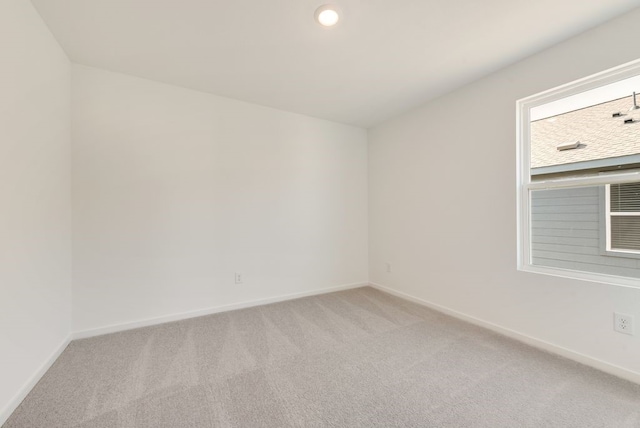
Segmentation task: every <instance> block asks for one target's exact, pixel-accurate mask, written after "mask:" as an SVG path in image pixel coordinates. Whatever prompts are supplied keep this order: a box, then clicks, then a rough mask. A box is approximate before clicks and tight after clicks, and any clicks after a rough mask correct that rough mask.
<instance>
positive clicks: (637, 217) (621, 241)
mask: <svg viewBox="0 0 640 428" xmlns="http://www.w3.org/2000/svg"><path fill="white" fill-rule="evenodd" d="M606 192H607V193H606V198H607V200H606V204H607V205H606V207H607V208H606V210H607V214H606V215H607V219H606V220H607V225H606V227H607V251H617V252H620V253H625V254H626V253H635V254H640V182H636V183H623V184H608V185H607V187H606Z"/></svg>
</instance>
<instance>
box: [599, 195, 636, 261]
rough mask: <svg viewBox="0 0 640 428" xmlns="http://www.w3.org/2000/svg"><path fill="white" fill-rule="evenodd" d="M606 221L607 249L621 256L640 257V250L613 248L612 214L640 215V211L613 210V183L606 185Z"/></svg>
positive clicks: (622, 215)
mask: <svg viewBox="0 0 640 428" xmlns="http://www.w3.org/2000/svg"><path fill="white" fill-rule="evenodd" d="M604 198H605V222H606V250H607V252H609V253H614V254H616V255H618V254H619V255H620V256H625V255H628V256H631V257H638V255H640V251H637V250H626V249H621V248H613V247H611V216H620V217H633V216H640V212H637V211H624V212H612V211H611V185H610V184H607V185H606V186H605V196H604Z"/></svg>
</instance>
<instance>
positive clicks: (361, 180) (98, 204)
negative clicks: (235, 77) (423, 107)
mask: <svg viewBox="0 0 640 428" xmlns="http://www.w3.org/2000/svg"><path fill="white" fill-rule="evenodd" d="M72 94H73V95H72V105H73V107H72V112H73V113H72V117H73V119H72V124H73V125H72V128H73V131H72V135H73V183H74V184H73V199H74V239H73V255H74V266H73V279H74V286H73V301H74V314H73V317H74V318H73V320H74V321H73V323H74V330H76V331H83V330H90V329H97V328H103V327H107V326H110V325H117V324H122V323H131V322H136V321H140V320H145V319H150V318H154V317H164V316H167V315H170V314H179V313H183V312H189V311H194V310H200V309H206V308H212V307H217V306H221V305H231V304H237V303H242V302H246V301H251V300H255V299H266V298H273V297H277V296H281V295H286V294H291V293H303V292H311V291H314V290H318V289H325V288H328V287H333V286H340V285H345V284H353V283H363V282H366V281H367V276H368V271H367V270H368V260H367V233H368V232H367V184H366V183H367V145H366V131H365V130H363V129H360V128H355V127H350V126H345V125H340V124H336V123H331V122H328V121H324V120H318V119H313V118H310V117H305V116H301V115H296V114H291V113H285V112H282V111H278V110H274V109H270V108H265V107H260V106H256V105H252V104H247V103H242V102H238V101H233V100H229V99H225V98H221V97H217V96H213V95H209V94H205V93H200V92H195V91H191V90H186V89H183V88H179V87H173V86H169V85H165V84H160V83H155V82H152V81H148V80H143V79H139V78H134V77H129V76H125V75H121V74H115V73H110V72H107V71H101V70H98V69H94V68H89V67H84V66H75V65H74V66H73V87H72ZM235 271H238V272H241V273H242V274H244V283H243V284H241V285H236V284H234V272H235Z"/></svg>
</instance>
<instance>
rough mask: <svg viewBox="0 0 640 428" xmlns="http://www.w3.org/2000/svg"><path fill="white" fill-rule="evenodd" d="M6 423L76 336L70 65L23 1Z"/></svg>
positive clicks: (7, 182) (13, 60)
mask: <svg viewBox="0 0 640 428" xmlns="http://www.w3.org/2000/svg"><path fill="white" fill-rule="evenodd" d="M0 34H1V37H0V64H1V65H0V94H1V95H0V195H1V197H0V290H1V294H0V425H1V424H2V422H3V421H4V418H6V417H8V416H9V413H10V412H11V411H12V410H13V408H14V407H15V406H17V405H18V404H19V403H20V401H21V400H22V398H23V397H24V393H26V392H28V390H29V385H31V384H32V383H33V382H34V381H35V380H37V375H38V373H40V372H41V369H42V368H43V366H45V365H47V364H48V363H49V361H50V357H51V356H52V355H53V354H55V353H56V351H57V350H58V349H59V348H60V347H61V345H63V343H64V342H65V340H66V339H67V337H68V336H69V333H70V329H71V324H70V319H71V200H70V193H71V183H70V177H69V176H70V161H69V157H70V118H69V109H70V104H69V100H70V87H69V79H70V64H69V60H68V59H67V57H66V55H65V54H64V52H63V51H62V50H61V48H60V47H59V46H58V44H57V42H56V41H55V40H54V38H53V37H52V36H51V34H50V33H49V31H48V29H47V27H46V26H45V24H44V23H43V22H42V20H41V19H40V16H38V14H37V13H36V11H35V10H34V9H33V7H32V6H31V3H30V2H28V1H23V0H3V1H2V2H0Z"/></svg>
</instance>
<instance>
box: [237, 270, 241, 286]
mask: <svg viewBox="0 0 640 428" xmlns="http://www.w3.org/2000/svg"><path fill="white" fill-rule="evenodd" d="M236 284H242V274H241V273H240V272H236Z"/></svg>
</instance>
